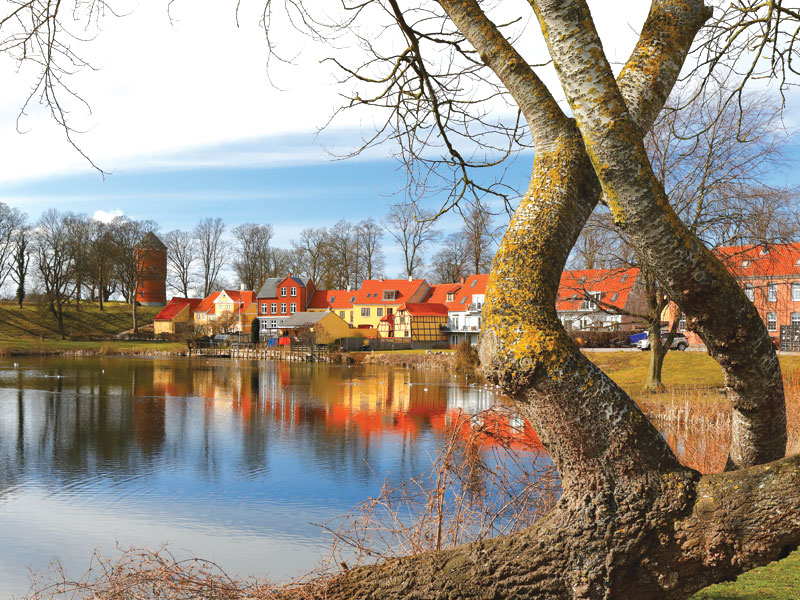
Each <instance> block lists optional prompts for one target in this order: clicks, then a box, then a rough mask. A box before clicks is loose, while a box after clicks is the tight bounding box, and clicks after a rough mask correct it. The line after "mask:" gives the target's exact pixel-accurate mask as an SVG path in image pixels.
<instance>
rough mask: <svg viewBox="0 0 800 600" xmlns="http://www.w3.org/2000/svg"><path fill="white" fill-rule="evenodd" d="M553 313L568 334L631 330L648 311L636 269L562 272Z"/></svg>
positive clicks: (640, 323)
mask: <svg viewBox="0 0 800 600" xmlns="http://www.w3.org/2000/svg"><path fill="white" fill-rule="evenodd" d="M556 311H557V312H558V317H559V318H560V319H561V322H562V323H563V324H564V328H565V329H567V330H568V331H569V330H573V329H577V330H587V329H595V328H605V329H614V330H619V331H630V330H632V329H633V328H634V326H636V325H642V324H643V318H642V316H643V315H645V314H646V311H647V308H646V303H645V299H644V293H643V288H642V284H641V278H640V276H639V269H637V268H630V269H587V270H579V271H564V272H562V273H561V282H560V284H559V286H558V296H557V298H556ZM624 313H629V314H624ZM634 315H640V316H634Z"/></svg>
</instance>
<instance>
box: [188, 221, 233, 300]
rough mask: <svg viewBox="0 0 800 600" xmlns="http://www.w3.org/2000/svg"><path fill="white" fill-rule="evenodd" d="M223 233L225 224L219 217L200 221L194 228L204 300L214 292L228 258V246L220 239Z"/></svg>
mask: <svg viewBox="0 0 800 600" xmlns="http://www.w3.org/2000/svg"><path fill="white" fill-rule="evenodd" d="M223 233H225V223H224V222H223V221H222V219H221V218H220V217H217V218H215V219H212V218H210V217H209V218H206V219H202V220H201V221H200V222H199V223H198V224H197V225H196V226H195V228H194V239H195V241H196V243H197V252H198V259H199V261H200V279H201V283H202V286H203V297H204V298H205V297H206V296H208V295H209V294H210V293H211V292H213V291H214V288H215V287H216V285H217V278H218V277H219V274H220V272H221V271H222V269H223V267H224V266H225V261H226V260H227V258H228V245H227V243H226V242H225V240H223V239H222V234H223Z"/></svg>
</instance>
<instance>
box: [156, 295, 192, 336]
mask: <svg viewBox="0 0 800 600" xmlns="http://www.w3.org/2000/svg"><path fill="white" fill-rule="evenodd" d="M201 302H202V299H201V298H178V297H173V298H172V300H170V301H169V304H167V305H166V306H165V307H164V308H163V309H162V310H161V312H159V313H158V314H157V315H156V318H155V319H154V320H153V332H154V333H155V334H156V335H158V334H160V333H175V332H176V324H178V323H188V325H189V326H192V325H193V320H194V317H193V314H192V311H194V310H195V309H196V308H197V307H198V306H199V305H200V303H201ZM177 328H178V329H180V326H178V327H177Z"/></svg>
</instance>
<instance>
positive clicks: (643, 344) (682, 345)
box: [637, 331, 689, 351]
mask: <svg viewBox="0 0 800 600" xmlns="http://www.w3.org/2000/svg"><path fill="white" fill-rule="evenodd" d="M668 336H669V331H662V332H661V341H662V342H664V343H666V341H667V337H668ZM637 345H638V346H639V350H642V351H644V350H650V338H649V337H645V338H644V339H643V340H639V343H638V344H637ZM688 347H689V340H688V339H686V336H685V335H684V334H682V333H676V334H675V337H674V338H673V340H672V344H670V346H669V349H670V350H686V348H688Z"/></svg>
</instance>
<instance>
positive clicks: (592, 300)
mask: <svg viewBox="0 0 800 600" xmlns="http://www.w3.org/2000/svg"><path fill="white" fill-rule="evenodd" d="M599 300H600V292H589V297H588V298H584V299H583V302H581V310H595V309H596V308H597V302H598V301H599Z"/></svg>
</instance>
